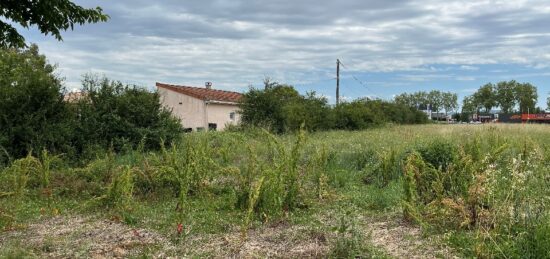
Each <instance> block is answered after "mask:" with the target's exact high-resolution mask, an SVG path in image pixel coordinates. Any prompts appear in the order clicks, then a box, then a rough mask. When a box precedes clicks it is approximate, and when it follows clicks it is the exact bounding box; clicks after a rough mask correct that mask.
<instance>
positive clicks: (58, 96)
mask: <svg viewBox="0 0 550 259" xmlns="http://www.w3.org/2000/svg"><path fill="white" fill-rule="evenodd" d="M63 91H64V89H63V86H62V84H61V80H60V79H59V78H58V77H57V75H56V73H55V66H52V65H50V64H48V63H47V61H46V57H45V56H43V55H40V54H39V52H38V47H37V46H36V45H31V46H30V48H28V49H22V50H18V49H4V50H2V49H0V164H1V163H2V161H1V160H2V156H4V155H5V154H6V153H7V154H9V156H11V158H12V159H15V158H19V157H22V156H25V155H27V154H28V153H29V152H31V151H34V152H40V151H41V149H43V148H47V149H48V150H49V151H52V152H54V151H59V150H63V149H64V143H63V140H64V139H65V138H67V137H69V135H70V129H69V126H68V125H67V124H66V119H67V118H69V117H70V114H69V110H68V109H67V107H66V106H65V105H64V102H63V93H62V92H63ZM4 160H5V159H4ZM4 162H5V161H4Z"/></svg>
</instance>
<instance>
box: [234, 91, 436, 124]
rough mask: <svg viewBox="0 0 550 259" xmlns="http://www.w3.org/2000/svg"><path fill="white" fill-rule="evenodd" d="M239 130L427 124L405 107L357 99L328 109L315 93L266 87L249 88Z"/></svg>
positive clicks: (420, 115) (325, 103) (326, 103)
mask: <svg viewBox="0 0 550 259" xmlns="http://www.w3.org/2000/svg"><path fill="white" fill-rule="evenodd" d="M240 108H241V115H242V117H241V118H242V122H241V123H242V126H245V127H246V126H254V127H263V128H268V129H269V130H271V131H272V132H275V133H284V132H291V131H295V130H298V129H300V128H301V127H304V128H305V129H307V130H309V131H319V130H333V129H337V130H361V129H367V128H371V127H376V126H381V125H384V124H386V123H396V124H419V123H426V122H428V118H427V116H426V114H425V113H423V112H422V111H419V110H417V109H415V108H413V107H409V106H407V105H405V104H401V103H397V102H394V101H384V100H379V99H369V98H358V99H356V100H353V101H343V102H341V103H340V104H339V105H335V106H333V105H330V104H329V103H328V100H327V98H326V97H323V96H319V95H317V94H316V93H315V92H308V93H306V94H305V95H300V94H299V93H298V91H296V89H294V87H293V86H291V85H286V84H278V83H273V82H271V83H266V85H265V87H264V89H257V88H254V87H251V88H250V89H249V91H248V92H246V93H245V94H244V95H243V98H242V100H241V102H240Z"/></svg>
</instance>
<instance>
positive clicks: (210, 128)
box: [208, 123, 218, 131]
mask: <svg viewBox="0 0 550 259" xmlns="http://www.w3.org/2000/svg"><path fill="white" fill-rule="evenodd" d="M217 128H218V125H217V124H216V123H208V130H212V131H216V129H217Z"/></svg>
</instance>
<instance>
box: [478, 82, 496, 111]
mask: <svg viewBox="0 0 550 259" xmlns="http://www.w3.org/2000/svg"><path fill="white" fill-rule="evenodd" d="M494 89H495V86H494V85H493V84H491V83H488V84H485V85H484V86H482V87H480V88H479V89H478V90H477V92H476V93H474V99H475V102H476V104H481V106H482V107H483V108H485V112H487V113H488V112H491V109H493V107H495V106H496V105H497V101H496V95H495V90H494Z"/></svg>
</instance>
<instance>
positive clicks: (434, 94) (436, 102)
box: [428, 90, 443, 112]
mask: <svg viewBox="0 0 550 259" xmlns="http://www.w3.org/2000/svg"><path fill="white" fill-rule="evenodd" d="M428 103H429V105H430V108H431V110H432V111H435V112H439V111H440V110H441V108H442V105H443V97H442V93H441V92H440V91H437V90H432V91H430V92H429V93H428Z"/></svg>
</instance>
